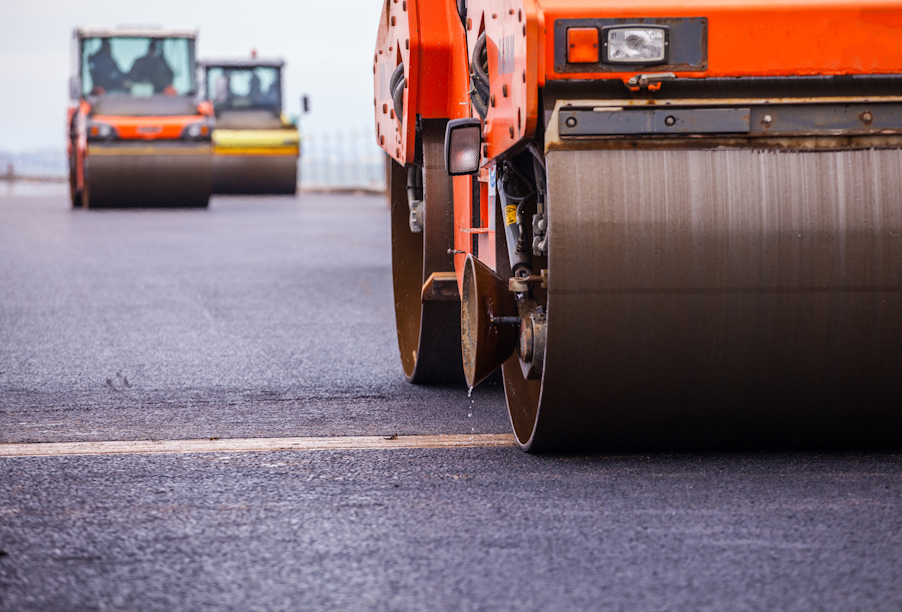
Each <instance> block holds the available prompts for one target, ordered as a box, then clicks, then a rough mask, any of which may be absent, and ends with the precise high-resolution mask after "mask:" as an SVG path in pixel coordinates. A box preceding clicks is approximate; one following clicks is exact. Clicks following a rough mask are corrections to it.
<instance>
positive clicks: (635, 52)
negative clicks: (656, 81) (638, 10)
mask: <svg viewBox="0 0 902 612" xmlns="http://www.w3.org/2000/svg"><path fill="white" fill-rule="evenodd" d="M667 38H668V37H667V28H666V27H660V26H658V27H649V26H644V25H631V26H618V27H608V28H605V29H604V61H606V62H609V63H612V64H643V65H645V64H660V63H662V62H664V61H666V60H667V47H668V40H667Z"/></svg>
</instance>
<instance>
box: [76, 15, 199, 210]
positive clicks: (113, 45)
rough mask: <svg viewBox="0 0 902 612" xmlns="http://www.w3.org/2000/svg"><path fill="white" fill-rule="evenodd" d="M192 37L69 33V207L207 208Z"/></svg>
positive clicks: (158, 32)
mask: <svg viewBox="0 0 902 612" xmlns="http://www.w3.org/2000/svg"><path fill="white" fill-rule="evenodd" d="M196 38H197V32H196V31H195V30H189V29H166V28H78V29H76V30H75V31H74V32H73V37H72V39H73V40H72V43H73V54H72V57H73V62H72V76H71V78H70V82H69V90H70V98H71V99H72V103H71V104H70V107H69V112H68V126H69V142H68V152H69V186H70V192H71V196H72V205H73V206H84V207H85V208H107V207H182V206H187V207H205V206H207V204H208V202H209V199H210V193H211V190H212V186H213V174H212V146H211V137H212V131H213V130H212V125H213V110H212V108H211V107H210V105H209V104H207V103H205V102H202V103H198V102H197V74H196V73H197V64H196V62H195V58H194V45H195V40H196Z"/></svg>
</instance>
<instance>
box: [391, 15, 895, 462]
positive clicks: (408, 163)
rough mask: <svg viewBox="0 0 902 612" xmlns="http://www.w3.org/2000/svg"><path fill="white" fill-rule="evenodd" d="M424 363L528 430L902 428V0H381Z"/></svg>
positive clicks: (692, 436) (623, 442)
mask: <svg viewBox="0 0 902 612" xmlns="http://www.w3.org/2000/svg"><path fill="white" fill-rule="evenodd" d="M373 75H374V90H375V96H374V105H375V119H376V133H377V139H378V143H379V145H380V146H381V147H382V148H383V149H384V150H385V153H386V154H387V156H388V161H387V165H388V167H387V177H388V196H389V199H390V202H391V227H392V261H393V274H394V281H393V282H394V292H395V309H396V320H397V331H398V344H399V347H400V353H401V362H402V365H403V369H404V373H405V375H406V377H407V379H408V380H409V381H410V382H413V383H422V384H427V383H449V382H454V381H458V380H461V379H465V380H466V382H467V384H468V385H469V386H470V387H471V388H472V387H473V386H475V385H478V384H479V383H480V381H482V380H484V379H485V378H486V377H487V376H489V375H490V374H492V373H493V372H494V371H495V370H496V369H497V368H499V367H500V368H501V370H502V375H503V380H504V390H505V395H506V401H507V407H508V410H509V413H510V420H511V424H512V426H513V431H514V433H515V436H516V439H517V441H518V443H519V445H520V446H521V448H523V449H524V450H528V451H553V450H574V449H601V450H614V449H634V450H635V449H641V450H644V449H680V448H694V449H698V448H707V449H717V448H787V447H793V448H805V447H809V448H810V447H819V446H831V447H854V446H874V445H881V446H882V445H890V446H897V445H898V444H900V442H902V2H900V1H899V0H869V1H849V2H838V1H835V0H804V1H802V0H767V1H765V0H702V1H700V2H692V3H684V2H675V1H672V0H644V1H639V2H629V3H623V2H609V1H607V0H469V1H467V2H465V1H462V0H461V1H458V2H450V1H448V0H445V1H444V2H442V1H434V2H426V1H425V0H385V3H384V5H383V13H382V18H381V20H380V22H379V30H378V38H377V43H376V49H375V53H374V55H373Z"/></svg>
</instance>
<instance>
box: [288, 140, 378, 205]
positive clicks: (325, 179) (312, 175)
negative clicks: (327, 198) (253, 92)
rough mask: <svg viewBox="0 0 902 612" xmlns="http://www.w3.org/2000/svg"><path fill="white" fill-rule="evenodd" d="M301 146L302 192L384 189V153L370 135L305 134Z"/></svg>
mask: <svg viewBox="0 0 902 612" xmlns="http://www.w3.org/2000/svg"><path fill="white" fill-rule="evenodd" d="M301 143H302V144H301V147H302V149H301V170H300V181H301V187H302V188H303V189H308V190H318V189H319V190H335V189H352V190H353V189H363V190H380V191H381V190H384V189H385V153H384V152H383V151H382V149H380V148H379V146H378V145H377V144H376V136H375V134H373V133H372V132H367V131H362V130H361V131H354V130H351V131H347V132H331V133H329V132H319V133H317V132H306V131H304V132H303V133H302V137H301Z"/></svg>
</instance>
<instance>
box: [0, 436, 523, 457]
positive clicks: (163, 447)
mask: <svg viewBox="0 0 902 612" xmlns="http://www.w3.org/2000/svg"><path fill="white" fill-rule="evenodd" d="M515 445H516V443H515V442H514V436H513V435H512V434H472V435H462V434H450V435H437V436H338V437H331V438H315V437H308V438H231V439H229V438H227V439H223V440H220V439H218V438H212V439H207V438H205V439H203V440H138V441H132V442H129V441H104V442H40V443H36V444H0V458H2V457H52V456H58V455H142V454H155V453H242V452H267V451H282V450H297V451H310V450H385V449H395V448H492V447H496V446H515Z"/></svg>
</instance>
